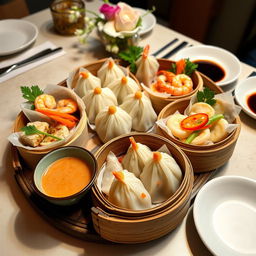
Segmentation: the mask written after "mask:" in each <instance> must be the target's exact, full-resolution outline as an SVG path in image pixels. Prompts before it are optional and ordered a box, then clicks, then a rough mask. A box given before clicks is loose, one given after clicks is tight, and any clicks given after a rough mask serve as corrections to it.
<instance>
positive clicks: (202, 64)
mask: <svg viewBox="0 0 256 256" xmlns="http://www.w3.org/2000/svg"><path fill="white" fill-rule="evenodd" d="M193 62H194V63H196V64H197V65H198V67H197V70H198V71H199V72H201V73H203V74H204V75H206V76H208V77H209V78H210V79H212V81H213V82H219V81H220V80H222V79H223V78H224V77H225V70H224V69H223V68H222V67H221V66H220V65H219V64H217V63H215V62H213V61H210V60H194V61H193Z"/></svg>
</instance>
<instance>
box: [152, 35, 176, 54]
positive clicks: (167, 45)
mask: <svg viewBox="0 0 256 256" xmlns="http://www.w3.org/2000/svg"><path fill="white" fill-rule="evenodd" d="M177 41H178V38H174V39H173V40H172V41H170V42H169V43H168V44H166V45H164V46H163V47H162V48H160V49H159V50H157V51H156V52H154V53H153V54H152V55H153V56H155V57H156V56H157V55H158V54H159V53H161V52H162V51H164V50H165V49H167V48H168V47H169V46H171V45H173V44H174V43H176V42H177Z"/></svg>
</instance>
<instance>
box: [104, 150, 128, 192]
mask: <svg viewBox="0 0 256 256" xmlns="http://www.w3.org/2000/svg"><path fill="white" fill-rule="evenodd" d="M122 170H123V167H122V165H121V164H120V162H119V161H118V159H117V157H116V155H115V154H114V153H113V152H112V151H110V152H109V153H108V156H107V160H106V167H105V170H104V173H103V177H102V182H101V190H102V192H104V193H105V194H106V195H108V194H109V189H110V187H111V184H112V182H113V180H114V178H115V177H114V175H113V173H112V172H113V171H122Z"/></svg>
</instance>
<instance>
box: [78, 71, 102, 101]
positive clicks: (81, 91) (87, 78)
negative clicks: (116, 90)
mask: <svg viewBox="0 0 256 256" xmlns="http://www.w3.org/2000/svg"><path fill="white" fill-rule="evenodd" d="M96 87H101V81H100V79H99V78H98V77H96V76H94V75H93V74H92V73H91V72H89V71H88V70H87V69H84V68H81V69H80V72H79V78H78V80H77V83H76V87H75V89H74V91H75V92H76V94H77V95H78V96H80V97H81V98H83V97H84V96H85V95H86V93H87V92H88V91H89V90H92V89H94V88H96Z"/></svg>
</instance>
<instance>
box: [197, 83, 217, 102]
mask: <svg viewBox="0 0 256 256" xmlns="http://www.w3.org/2000/svg"><path fill="white" fill-rule="evenodd" d="M214 94H215V93H214V91H212V90H211V89H209V88H208V87H205V88H204V90H203V91H198V92H197V95H196V96H197V101H198V102H205V103H207V104H209V105H211V106H213V105H214V104H215V103H216V100H215V99H214Z"/></svg>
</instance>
